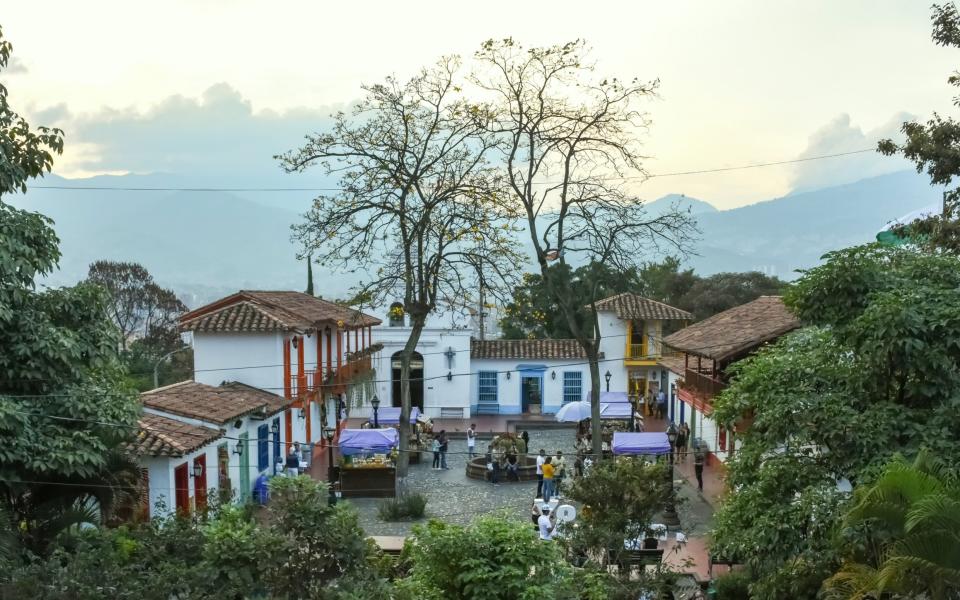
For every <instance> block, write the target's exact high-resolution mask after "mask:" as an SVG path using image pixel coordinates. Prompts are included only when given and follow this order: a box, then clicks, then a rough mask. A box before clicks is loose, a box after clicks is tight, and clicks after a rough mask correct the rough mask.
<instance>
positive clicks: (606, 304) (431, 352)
mask: <svg viewBox="0 0 960 600" xmlns="http://www.w3.org/2000/svg"><path fill="white" fill-rule="evenodd" d="M597 308H598V309H599V318H600V332H601V338H602V339H601V353H602V356H601V359H600V360H601V363H600V373H601V377H603V378H604V380H603V383H602V384H601V389H602V390H608V391H621V392H629V393H630V394H631V395H633V396H634V397H635V398H636V399H639V398H642V397H644V396H645V395H651V394H653V395H655V394H656V392H657V390H658V388H659V386H661V385H662V386H664V388H663V389H664V390H673V389H674V388H675V387H676V386H675V381H676V375H675V374H672V373H671V371H670V370H669V369H668V368H667V367H666V366H664V365H663V364H661V363H662V360H661V359H662V358H663V356H662V353H661V347H662V346H661V343H660V340H661V337H662V335H663V332H664V331H670V330H672V329H676V328H679V327H682V326H683V325H684V324H685V323H686V322H687V321H689V320H690V319H692V316H691V315H690V314H689V313H687V312H685V311H682V310H679V309H677V308H674V307H672V306H668V305H666V304H663V303H660V302H655V301H653V300H649V299H646V298H642V297H640V296H636V295H634V294H620V295H617V296H613V297H611V298H606V299H604V300H601V301H600V302H598V303H597ZM409 334H410V328H409V327H406V326H403V325H402V322H401V321H400V320H394V321H393V322H392V323H391V325H389V326H386V325H385V326H380V327H374V328H373V334H372V335H373V338H374V339H375V340H376V341H377V343H379V344H382V346H383V352H382V354H381V356H380V358H379V360H378V361H376V362H375V371H376V372H377V379H378V381H377V395H378V398H379V399H380V401H381V405H383V406H399V405H400V381H399V380H400V351H401V350H402V349H403V347H404V345H405V343H406V341H407V338H408V337H409ZM412 367H413V371H412V372H411V379H412V383H411V400H412V405H413V406H417V407H419V408H420V409H421V410H422V411H423V412H424V414H426V415H427V416H430V417H434V418H436V417H442V418H464V419H466V418H469V417H470V416H472V415H477V414H500V415H520V414H531V413H532V414H540V413H543V414H552V413H555V412H556V411H557V410H559V409H560V407H561V406H563V404H564V403H566V402H571V401H575V400H582V399H584V398H585V396H586V394H587V393H588V392H589V391H590V369H589V365H588V364H587V361H586V356H585V354H584V353H583V351H582V349H581V348H580V345H579V344H578V343H577V342H576V340H490V339H487V340H477V339H471V332H469V331H466V330H459V329H443V328H427V329H424V330H423V332H422V334H421V337H420V341H419V343H418V344H417V347H416V354H415V356H414V358H413V363H412ZM608 372H609V373H610V381H609V384H608V383H607V382H606V379H605V375H606V374H607V373H608ZM371 412H372V411H371V408H370V405H369V403H363V405H362V407H361V408H360V410H359V411H356V410H355V411H354V412H353V414H354V415H357V414H360V415H362V416H364V417H370V416H372V415H371Z"/></svg>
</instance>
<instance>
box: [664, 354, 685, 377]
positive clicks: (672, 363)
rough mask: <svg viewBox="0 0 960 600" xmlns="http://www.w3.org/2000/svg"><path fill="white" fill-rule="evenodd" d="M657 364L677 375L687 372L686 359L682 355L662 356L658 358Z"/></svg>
mask: <svg viewBox="0 0 960 600" xmlns="http://www.w3.org/2000/svg"><path fill="white" fill-rule="evenodd" d="M657 364H658V365H660V366H661V367H663V368H664V369H669V370H671V371H673V372H674V373H676V374H677V375H683V374H684V373H685V372H686V368H685V367H684V365H685V364H686V361H685V360H684V358H683V357H682V356H662V357H660V358H658V359H657Z"/></svg>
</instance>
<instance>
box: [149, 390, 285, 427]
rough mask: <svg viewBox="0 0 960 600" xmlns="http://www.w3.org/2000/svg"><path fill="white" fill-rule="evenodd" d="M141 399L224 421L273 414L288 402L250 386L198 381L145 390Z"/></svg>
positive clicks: (190, 415)
mask: <svg viewBox="0 0 960 600" xmlns="http://www.w3.org/2000/svg"><path fill="white" fill-rule="evenodd" d="M140 400H141V402H143V405H144V407H146V408H152V409H153V410H158V411H162V412H165V413H169V414H172V415H179V416H182V417H187V418H191V419H198V420H201V421H207V422H209V423H217V424H220V425H223V424H226V423H229V422H230V421H232V420H234V419H239V418H240V417H243V416H246V415H249V414H251V413H257V412H259V413H261V414H263V415H264V416H269V415H271V414H273V413H276V412H278V411H279V410H282V409H283V407H285V406H286V405H287V401H286V400H284V399H283V398H281V397H279V396H277V395H275V394H271V393H269V392H266V391H264V390H260V389H257V388H253V387H250V386H246V385H241V384H236V383H234V384H229V383H228V384H225V385H221V386H219V387H213V386H212V385H204V384H202V383H196V382H195V381H184V382H181V383H175V384H173V385H168V386H166V387H162V388H157V389H155V390H151V391H149V392H144V393H142V394H140Z"/></svg>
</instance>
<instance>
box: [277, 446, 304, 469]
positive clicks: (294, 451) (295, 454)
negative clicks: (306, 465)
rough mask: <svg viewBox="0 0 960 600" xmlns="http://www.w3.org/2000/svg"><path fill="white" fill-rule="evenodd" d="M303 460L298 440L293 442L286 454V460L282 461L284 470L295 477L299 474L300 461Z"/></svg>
mask: <svg viewBox="0 0 960 600" xmlns="http://www.w3.org/2000/svg"><path fill="white" fill-rule="evenodd" d="M277 462H278V463H279V461H277ZM301 462H303V452H301V450H300V442H294V443H293V446H292V447H291V448H290V453H289V454H287V460H286V461H285V462H284V463H283V466H284V471H285V472H286V473H287V475H289V476H290V477H296V476H297V475H299V474H300V463H301Z"/></svg>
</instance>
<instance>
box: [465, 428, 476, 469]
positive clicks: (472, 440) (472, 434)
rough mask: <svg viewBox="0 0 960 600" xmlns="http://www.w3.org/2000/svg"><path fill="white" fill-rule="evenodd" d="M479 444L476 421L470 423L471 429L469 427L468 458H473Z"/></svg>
mask: <svg viewBox="0 0 960 600" xmlns="http://www.w3.org/2000/svg"><path fill="white" fill-rule="evenodd" d="M476 446H477V425H476V423H471V424H470V429H467V460H472V459H473V452H474V450H475V449H476Z"/></svg>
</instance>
